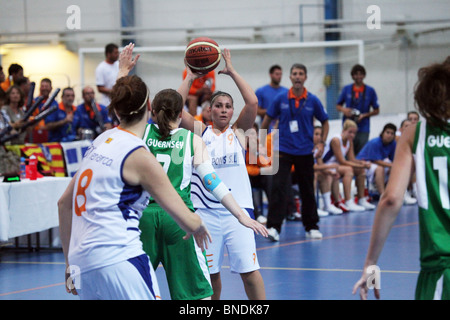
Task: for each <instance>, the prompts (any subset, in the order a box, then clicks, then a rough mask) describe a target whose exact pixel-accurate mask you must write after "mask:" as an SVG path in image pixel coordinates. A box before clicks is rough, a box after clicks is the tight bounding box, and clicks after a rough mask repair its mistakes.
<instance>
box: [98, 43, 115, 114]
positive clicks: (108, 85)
mask: <svg viewBox="0 0 450 320" xmlns="http://www.w3.org/2000/svg"><path fill="white" fill-rule="evenodd" d="M118 73H119V47H118V46H117V45H115V44H114V43H110V44H108V45H106V47H105V60H103V61H102V62H100V64H99V65H98V66H97V69H95V82H96V84H97V90H98V91H99V92H100V93H101V96H102V97H101V100H100V103H101V104H102V105H104V106H106V107H108V106H109V104H110V103H111V100H110V98H109V95H110V93H111V90H112V87H113V86H114V84H115V83H116V79H117V74H118Z"/></svg>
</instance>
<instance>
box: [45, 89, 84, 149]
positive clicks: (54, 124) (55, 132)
mask: <svg viewBox="0 0 450 320" xmlns="http://www.w3.org/2000/svg"><path fill="white" fill-rule="evenodd" d="M74 101H75V92H74V91H73V89H72V88H65V89H64V90H63V92H62V96H61V102H60V103H59V108H58V110H57V111H56V112H53V113H51V114H50V115H49V116H48V117H47V118H46V119H45V127H46V129H47V130H48V133H49V135H48V141H49V142H69V141H74V140H75V138H76V130H75V128H74V126H73V122H74V114H75V111H76V109H77V108H76V107H75V106H74V105H73V102H74ZM76 122H77V121H75V123H76Z"/></svg>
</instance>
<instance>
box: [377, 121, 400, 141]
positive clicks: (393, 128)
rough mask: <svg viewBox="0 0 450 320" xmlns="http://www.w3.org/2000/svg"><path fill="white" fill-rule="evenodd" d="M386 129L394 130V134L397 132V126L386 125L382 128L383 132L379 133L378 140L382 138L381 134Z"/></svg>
mask: <svg viewBox="0 0 450 320" xmlns="http://www.w3.org/2000/svg"><path fill="white" fill-rule="evenodd" d="M388 129H391V130H394V133H395V132H397V126H396V125H395V124H393V123H386V124H385V125H384V127H383V131H381V133H380V138H381V137H382V136H383V133H384V132H385V131H386V130H388Z"/></svg>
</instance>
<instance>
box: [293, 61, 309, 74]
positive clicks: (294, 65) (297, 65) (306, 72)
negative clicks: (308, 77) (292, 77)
mask: <svg viewBox="0 0 450 320" xmlns="http://www.w3.org/2000/svg"><path fill="white" fill-rule="evenodd" d="M294 69H302V70H303V71H305V74H308V70H307V69H306V66H305V65H304V64H301V63H294V64H293V65H292V67H291V71H290V73H292V70H294Z"/></svg>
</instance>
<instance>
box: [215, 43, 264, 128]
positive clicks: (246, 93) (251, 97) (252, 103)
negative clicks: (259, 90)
mask: <svg viewBox="0 0 450 320" xmlns="http://www.w3.org/2000/svg"><path fill="white" fill-rule="evenodd" d="M222 56H223V59H224V60H225V68H224V69H223V70H221V71H219V74H226V75H229V76H230V77H231V79H233V81H234V83H235V84H236V86H237V87H238V89H239V92H240V93H241V96H242V98H243V99H244V103H245V105H244V108H243V109H242V111H241V113H240V114H239V117H238V119H237V120H236V122H235V123H234V125H233V129H242V130H244V131H247V130H248V129H250V128H252V127H253V124H254V123H255V119H256V113H257V110H258V98H257V97H256V94H255V92H254V91H253V89H252V87H250V85H249V84H248V83H247V81H245V79H244V78H243V77H242V76H241V75H240V74H239V73H238V72H237V71H236V70H235V69H234V67H233V64H232V63H231V53H230V50H228V49H224V50H223V55H222Z"/></svg>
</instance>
